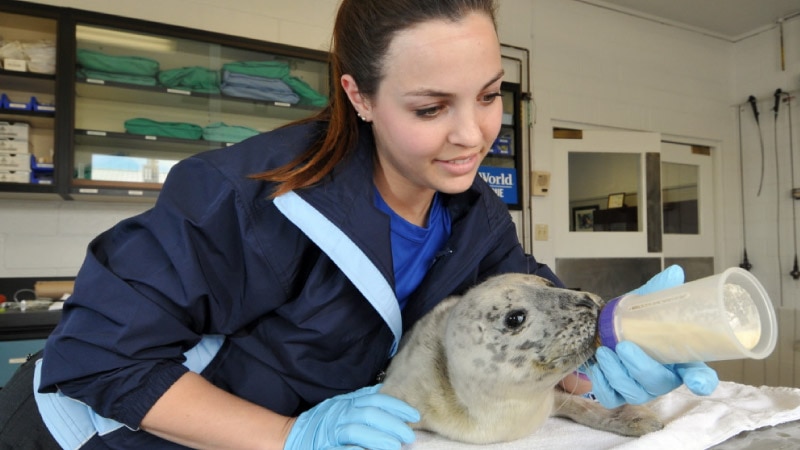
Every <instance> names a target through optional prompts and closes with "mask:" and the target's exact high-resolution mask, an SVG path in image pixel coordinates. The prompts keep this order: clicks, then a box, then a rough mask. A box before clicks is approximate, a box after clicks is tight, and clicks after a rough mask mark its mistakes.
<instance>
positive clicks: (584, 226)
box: [572, 205, 600, 231]
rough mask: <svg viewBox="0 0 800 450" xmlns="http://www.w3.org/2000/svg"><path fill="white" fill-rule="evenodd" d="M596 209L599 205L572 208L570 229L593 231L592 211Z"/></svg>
mask: <svg viewBox="0 0 800 450" xmlns="http://www.w3.org/2000/svg"><path fill="white" fill-rule="evenodd" d="M598 209H600V206H599V205H590V206H576V207H574V208H572V231H594V212H595V211H597V210H598Z"/></svg>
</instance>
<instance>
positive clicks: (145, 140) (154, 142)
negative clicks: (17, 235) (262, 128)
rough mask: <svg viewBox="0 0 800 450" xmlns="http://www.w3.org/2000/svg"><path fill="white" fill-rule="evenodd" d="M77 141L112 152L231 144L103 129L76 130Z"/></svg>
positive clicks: (199, 148) (192, 150)
mask: <svg viewBox="0 0 800 450" xmlns="http://www.w3.org/2000/svg"><path fill="white" fill-rule="evenodd" d="M75 143H76V144H78V145H89V146H93V147H106V148H108V149H109V152H110V154H113V153H114V152H117V151H119V150H121V149H127V148H135V149H137V150H144V151H148V150H149V151H153V152H162V151H170V152H178V153H188V154H194V153H197V152H200V151H203V150H213V149H216V148H220V147H227V146H229V145H231V143H229V142H216V141H206V140H204V139H179V138H170V137H163V136H145V135H141V134H131V133H120V132H116V131H102V130H82V129H77V130H75Z"/></svg>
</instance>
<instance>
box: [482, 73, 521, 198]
mask: <svg viewBox="0 0 800 450" xmlns="http://www.w3.org/2000/svg"><path fill="white" fill-rule="evenodd" d="M501 94H502V99H503V123H502V126H501V127H500V133H499V134H498V136H497V138H496V139H495V141H494V144H493V145H492V148H491V149H490V150H489V153H488V154H487V155H486V159H484V160H483V163H482V164H481V167H480V170H479V171H478V175H479V176H480V177H482V178H483V179H484V180H485V181H486V182H487V183H489V186H490V187H491V188H492V190H494V192H495V193H496V194H497V195H498V196H499V197H500V198H501V199H502V200H503V201H504V202H505V203H506V204H507V205H508V207H509V208H510V209H522V173H521V171H522V151H521V147H520V144H521V143H520V141H521V137H520V134H521V124H520V123H519V122H520V96H521V88H520V85H519V84H517V83H508V82H506V83H503V85H502V87H501Z"/></svg>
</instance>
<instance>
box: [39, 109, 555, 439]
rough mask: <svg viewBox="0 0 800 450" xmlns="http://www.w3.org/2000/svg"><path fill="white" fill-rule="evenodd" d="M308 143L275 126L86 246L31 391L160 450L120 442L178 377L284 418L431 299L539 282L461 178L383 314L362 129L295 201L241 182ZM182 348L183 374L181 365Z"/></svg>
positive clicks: (322, 394) (387, 341) (328, 393)
mask: <svg viewBox="0 0 800 450" xmlns="http://www.w3.org/2000/svg"><path fill="white" fill-rule="evenodd" d="M322 132H324V124H322V123H312V124H306V125H301V126H292V127H287V128H283V129H279V130H276V131H273V132H269V133H265V134H262V135H259V136H256V137H254V138H251V139H248V140H246V141H244V142H242V143H240V144H237V145H234V146H231V147H228V148H225V149H220V150H215V151H210V152H206V153H202V154H199V155H196V156H192V157H190V158H187V159H186V160H183V161H181V162H180V163H178V164H177V165H176V166H175V167H174V168H173V169H172V171H171V172H170V174H169V177H168V178H167V180H166V182H165V183H164V186H163V189H162V191H161V193H160V195H159V198H158V201H157V202H156V204H155V205H154V207H153V208H152V209H150V210H148V211H146V212H144V213H142V214H140V215H138V216H135V217H132V218H130V219H127V220H124V221H122V222H120V223H119V224H118V225H116V226H115V227H113V228H112V229H110V230H108V231H106V232H104V233H103V234H101V235H100V236H98V237H97V238H96V239H95V240H94V241H93V242H92V243H91V244H90V246H89V249H88V253H87V256H86V259H85V262H84V264H83V266H82V267H81V269H80V272H79V274H78V276H77V279H76V284H75V290H74V293H73V295H72V297H70V299H69V301H67V303H66V305H65V306H64V312H63V318H62V320H61V322H60V324H59V325H58V327H57V328H56V330H55V331H54V332H53V334H52V336H51V337H50V339H49V340H48V342H47V345H46V348H45V352H44V358H43V363H42V368H41V383H40V386H39V391H40V392H44V393H47V392H54V391H56V390H59V391H60V392H59V395H61V394H63V395H65V396H67V397H70V398H73V399H76V400H79V401H80V402H82V403H85V404H86V405H89V406H90V407H91V408H92V409H93V410H94V412H96V413H97V414H98V415H100V416H102V417H105V418H108V419H111V420H112V421H116V422H119V423H121V424H124V425H126V427H122V428H120V429H118V430H117V431H115V432H114V433H111V434H109V436H110V437H108V438H107V439H109V440H111V439H117V440H118V441H117V442H126V443H127V444H123V445H130V444H131V443H132V442H134V441H131V440H130V439H133V440H135V442H136V445H146V446H148V447H147V448H156V447H160V448H167V447H171V444H167V443H166V442H164V441H160V440H159V439H158V438H155V437H153V436H149V435H146V434H145V433H141V432H134V431H132V430H131V429H136V427H138V426H139V423H140V422H141V419H142V417H143V416H144V415H145V413H146V412H147V411H148V410H149V409H150V407H151V406H152V405H153V403H154V402H155V401H156V400H157V399H158V398H159V397H160V396H161V395H162V394H163V393H164V391H166V390H167V389H168V388H169V387H170V385H171V384H172V383H173V382H175V380H177V379H178V378H179V377H180V376H181V375H182V374H183V373H185V372H186V371H187V370H190V369H191V370H195V371H197V372H200V373H201V374H202V375H203V376H204V377H205V378H207V379H208V380H210V381H211V382H212V383H214V384H215V385H217V386H219V387H221V388H223V389H225V390H228V391H230V392H232V393H234V394H236V395H238V396H240V397H242V398H245V399H247V400H250V401H252V402H255V403H257V404H259V405H263V406H264V407H266V408H269V409H271V410H273V411H276V412H278V413H281V414H285V415H297V414H299V413H300V412H302V411H304V410H306V409H308V408H310V407H311V406H313V405H315V404H317V403H318V402H320V401H322V400H324V399H326V398H329V397H332V396H335V395H337V394H342V393H345V392H350V391H353V390H355V389H357V388H360V387H363V386H365V385H369V384H374V383H375V380H376V376H377V375H378V374H379V373H380V372H381V371H382V369H384V368H385V367H386V365H387V363H388V360H389V358H390V357H391V355H392V354H393V351H394V349H395V348H396V346H397V343H398V340H399V338H400V336H401V335H402V332H403V331H404V330H407V329H408V328H409V327H410V326H411V325H413V324H414V322H416V320H417V319H419V318H420V317H421V316H422V315H423V314H425V313H426V312H427V311H429V310H430V309H432V308H433V307H434V306H435V305H436V304H437V303H438V302H439V301H441V300H442V299H444V298H445V297H447V296H449V295H452V294H458V293H462V292H463V291H465V290H466V289H467V288H469V287H470V286H472V285H474V284H475V283H477V282H478V281H480V280H482V279H484V278H486V277H488V276H490V275H493V274H497V273H503V272H529V273H537V274H540V275H542V276H545V277H548V278H550V279H553V280H555V281H557V280H556V278H555V276H554V275H553V274H552V272H551V271H550V270H549V269H548V268H547V267H546V266H544V265H539V264H538V263H537V262H536V261H535V260H534V258H533V257H531V256H529V255H526V254H525V253H524V252H523V249H522V247H521V246H520V244H519V241H518V239H517V235H516V232H515V227H514V224H513V222H512V220H511V217H510V214H509V213H508V210H507V207H506V205H505V204H504V203H502V201H501V200H500V199H499V198H498V197H497V196H496V195H495V194H494V193H493V192H492V191H491V189H490V188H489V187H488V186H487V185H486V183H485V182H483V181H482V180H481V179H480V177H476V179H475V181H474V183H473V185H472V187H471V188H470V189H469V190H468V191H466V192H464V193H461V194H457V195H445V196H444V201H445V205H446V207H447V208H448V210H449V212H450V215H451V218H452V233H451V237H450V239H449V241H448V243H447V246H446V248H445V249H442V251H441V253H440V254H439V255H438V256H437V258H436V260H435V261H434V262H433V263H432V266H431V268H430V271H429V272H428V274H427V275H426V277H425V278H424V279H423V281H422V283H421V285H420V286H419V287H418V288H417V289H416V291H415V292H414V293H413V294H412V295H411V297H410V298H409V300H408V306H407V307H406V308H405V310H404V311H403V312H402V315H401V312H400V310H399V307H398V306H397V301H396V298H395V297H394V289H393V286H394V276H393V269H392V256H391V243H390V240H389V236H390V233H389V231H390V230H389V218H388V217H387V216H386V215H385V214H384V213H382V212H381V211H379V210H378V209H377V208H376V207H375V206H374V202H373V195H374V188H373V181H372V180H373V175H372V174H373V167H374V162H373V153H374V143H373V141H372V134H371V131H370V129H369V128H368V127H362V129H361V133H360V134H361V137H360V140H359V144H358V148H357V149H355V150H354V151H353V152H352V154H351V156H350V157H349V158H348V159H347V160H345V161H344V162H343V163H342V164H339V166H338V167H337V168H336V169H335V170H334V172H333V173H332V174H331V175H330V176H328V177H327V178H326V179H324V180H323V182H321V183H319V184H318V185H315V186H313V187H311V188H307V189H302V190H298V191H297V192H291V193H289V194H287V195H284V196H281V197H278V198H277V199H275V200H271V199H269V195H270V193H271V189H272V188H273V187H274V186H273V185H272V184H270V183H266V182H263V181H256V180H253V179H250V178H248V177H247V175H250V174H253V173H257V172H261V171H264V170H267V169H269V168H274V167H277V166H279V165H282V164H284V163H286V162H288V161H290V160H292V159H293V158H294V157H295V156H297V155H298V154H299V153H300V152H302V151H303V150H304V149H306V148H307V147H308V145H309V143H310V142H311V140H313V139H316V138H317V137H318V136H319V134H320V133H322ZM201 342H202V343H207V342H211V343H212V344H211V345H210V347H209V348H210V350H207V351H206V350H205V349H204V348H200V347H202V346H198V343H201ZM198 348H200V350H198ZM192 351H194V356H198V354H199V355H200V359H201V360H202V364H200V365H199V366H198V365H197V363H196V361H195V366H194V367H192V364H189V363H187V361H186V358H187V354H189V353H191V352H192ZM187 352H188V353H187ZM195 359H197V358H195ZM187 366H189V367H187ZM129 428H130V429H129ZM142 435H144V436H142Z"/></svg>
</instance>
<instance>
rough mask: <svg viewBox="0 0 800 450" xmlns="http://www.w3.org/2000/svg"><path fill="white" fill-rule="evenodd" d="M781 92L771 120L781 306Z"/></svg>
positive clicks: (778, 92)
mask: <svg viewBox="0 0 800 450" xmlns="http://www.w3.org/2000/svg"><path fill="white" fill-rule="evenodd" d="M782 95H783V91H782V90H781V88H778V89H775V94H774V96H775V105H774V106H773V107H772V110H773V111H774V112H775V116H774V120H773V122H772V123H773V127H772V128H773V131H774V138H775V141H774V144H775V145H774V148H775V241H776V247H777V248H776V254H777V256H778V288H779V289H778V290H779V291H780V295H781V296H780V299H781V300H780V301H781V305H782V304H783V281H781V275H780V274H782V273H783V264H781V177H780V161H779V159H778V110H779V109H780V106H781V96H782Z"/></svg>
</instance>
